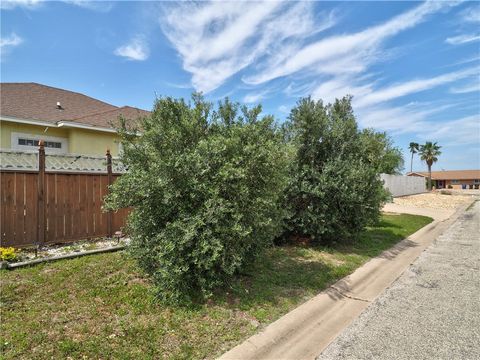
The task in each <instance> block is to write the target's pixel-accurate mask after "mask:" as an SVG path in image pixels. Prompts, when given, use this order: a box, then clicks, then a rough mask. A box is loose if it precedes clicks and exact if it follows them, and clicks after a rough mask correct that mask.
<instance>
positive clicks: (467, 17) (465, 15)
mask: <svg viewBox="0 0 480 360" xmlns="http://www.w3.org/2000/svg"><path fill="white" fill-rule="evenodd" d="M460 18H461V20H462V21H464V22H473V23H477V22H480V6H478V3H475V5H473V6H470V7H468V8H466V9H463V10H462V11H461V12H460Z"/></svg>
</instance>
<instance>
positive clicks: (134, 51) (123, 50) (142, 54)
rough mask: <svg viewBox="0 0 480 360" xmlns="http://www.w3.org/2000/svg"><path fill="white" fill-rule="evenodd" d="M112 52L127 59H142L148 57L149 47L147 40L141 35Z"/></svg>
mask: <svg viewBox="0 0 480 360" xmlns="http://www.w3.org/2000/svg"><path fill="white" fill-rule="evenodd" d="M114 54H115V55H117V56H122V57H125V58H127V59H128V60H135V61H144V60H147V59H148V56H149V54H150V49H149V47H148V44H147V42H146V41H145V39H144V38H143V37H141V36H138V37H135V38H133V39H132V40H131V41H130V42H129V43H127V44H125V45H122V46H120V47H118V48H117V49H116V50H115V51H114Z"/></svg>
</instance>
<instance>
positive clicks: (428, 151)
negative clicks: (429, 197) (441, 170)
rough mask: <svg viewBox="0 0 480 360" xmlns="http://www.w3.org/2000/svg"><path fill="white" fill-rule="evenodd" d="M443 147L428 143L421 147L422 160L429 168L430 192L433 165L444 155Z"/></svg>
mask: <svg viewBox="0 0 480 360" xmlns="http://www.w3.org/2000/svg"><path fill="white" fill-rule="evenodd" d="M440 149H441V146H439V145H437V143H436V142H434V143H432V142H431V141H427V142H426V143H425V145H420V159H421V160H423V161H425V162H426V163H427V167H428V190H432V165H433V163H436V162H437V161H438V157H439V156H440V155H441V154H442V152H441V151H440Z"/></svg>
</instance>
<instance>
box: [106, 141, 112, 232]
mask: <svg viewBox="0 0 480 360" xmlns="http://www.w3.org/2000/svg"><path fill="white" fill-rule="evenodd" d="M107 180H108V186H110V185H112V183H113V179H112V155H111V154H110V149H107ZM112 224H113V213H112V211H111V210H109V211H108V212H107V236H108V237H109V238H111V237H112V236H113V229H112Z"/></svg>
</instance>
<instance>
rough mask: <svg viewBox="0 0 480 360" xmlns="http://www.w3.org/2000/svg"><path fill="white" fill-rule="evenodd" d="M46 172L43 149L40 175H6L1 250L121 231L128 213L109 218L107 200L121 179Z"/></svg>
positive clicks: (2, 173)
mask: <svg viewBox="0 0 480 360" xmlns="http://www.w3.org/2000/svg"><path fill="white" fill-rule="evenodd" d="M106 160H107V165H106V169H105V170H106V173H98V172H83V171H82V172H72V171H70V172H68V171H58V170H57V171H46V169H45V150H44V147H43V143H40V147H39V151H38V171H33V170H3V169H2V170H0V184H1V186H0V187H1V194H0V195H1V199H0V200H1V223H0V233H1V246H3V247H5V246H14V247H27V246H32V245H39V246H41V245H44V244H52V243H64V242H72V241H77V240H82V239H90V238H96V237H104V236H107V237H111V236H112V235H113V233H114V232H115V231H118V230H120V229H121V228H122V227H123V226H124V224H125V220H126V217H127V215H128V212H129V210H128V209H121V210H119V211H117V212H103V211H102V205H103V198H104V197H105V195H107V193H108V185H109V184H112V183H113V182H114V181H115V179H116V178H117V177H118V176H120V175H119V174H113V173H112V157H111V155H110V152H109V151H107V157H106Z"/></svg>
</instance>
